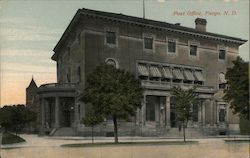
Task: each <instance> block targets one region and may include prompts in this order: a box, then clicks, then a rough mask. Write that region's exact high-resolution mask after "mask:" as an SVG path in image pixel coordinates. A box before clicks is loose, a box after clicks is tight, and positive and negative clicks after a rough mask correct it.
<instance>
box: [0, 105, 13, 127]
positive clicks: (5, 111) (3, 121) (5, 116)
mask: <svg viewBox="0 0 250 158" xmlns="http://www.w3.org/2000/svg"><path fill="white" fill-rule="evenodd" d="M12 115H13V112H12V107H11V106H4V107H2V108H1V109H0V125H1V126H2V127H3V128H4V129H5V132H7V131H8V130H9V129H10V128H11V126H12V118H13V116H12Z"/></svg>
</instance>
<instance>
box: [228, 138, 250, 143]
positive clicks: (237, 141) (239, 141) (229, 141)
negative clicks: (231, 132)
mask: <svg viewBox="0 0 250 158" xmlns="http://www.w3.org/2000/svg"><path fill="white" fill-rule="evenodd" d="M225 142H226V143H250V139H240V140H225Z"/></svg>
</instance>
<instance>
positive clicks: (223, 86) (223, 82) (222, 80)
mask: <svg viewBox="0 0 250 158" xmlns="http://www.w3.org/2000/svg"><path fill="white" fill-rule="evenodd" d="M226 88H227V80H226V78H225V74H224V73H222V72H221V73H220V74H219V89H226Z"/></svg>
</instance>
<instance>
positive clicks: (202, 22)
mask: <svg viewBox="0 0 250 158" xmlns="http://www.w3.org/2000/svg"><path fill="white" fill-rule="evenodd" d="M206 25H207V20H206V19H202V18H196V19H195V29H196V30H198V31H204V32H206Z"/></svg>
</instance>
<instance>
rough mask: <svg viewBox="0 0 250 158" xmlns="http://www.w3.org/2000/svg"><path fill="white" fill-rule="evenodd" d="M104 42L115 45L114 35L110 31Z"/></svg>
mask: <svg viewBox="0 0 250 158" xmlns="http://www.w3.org/2000/svg"><path fill="white" fill-rule="evenodd" d="M106 42H107V44H116V33H115V32H112V31H107V32H106Z"/></svg>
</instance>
